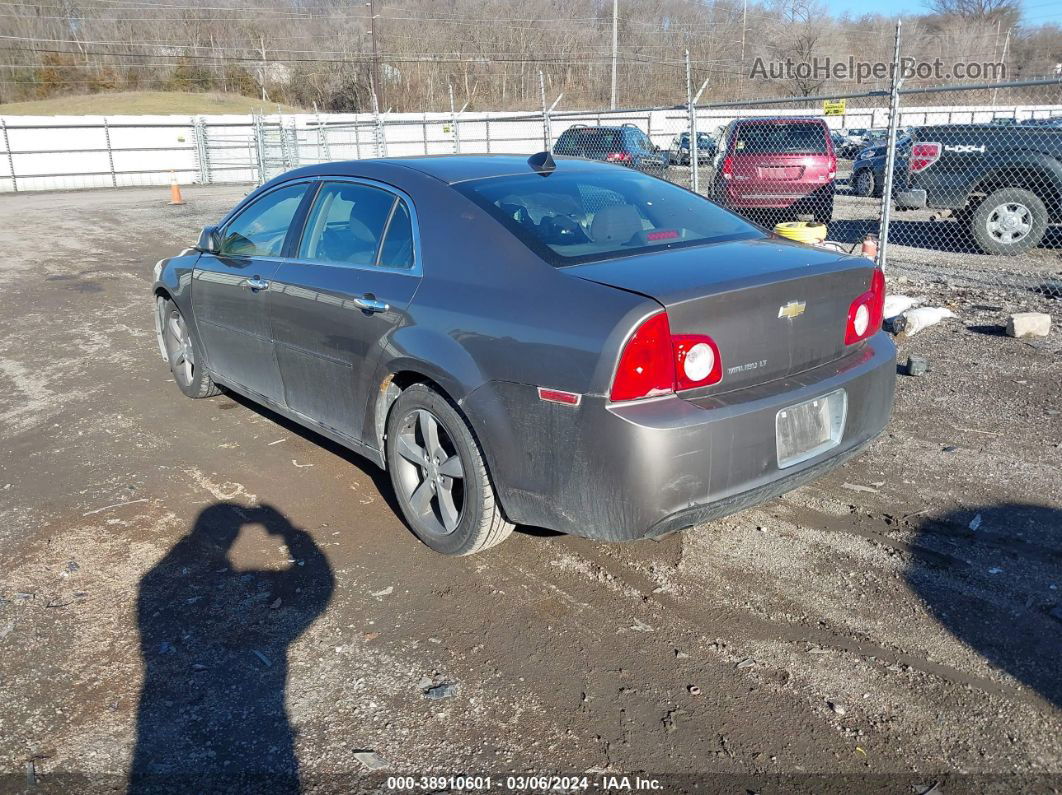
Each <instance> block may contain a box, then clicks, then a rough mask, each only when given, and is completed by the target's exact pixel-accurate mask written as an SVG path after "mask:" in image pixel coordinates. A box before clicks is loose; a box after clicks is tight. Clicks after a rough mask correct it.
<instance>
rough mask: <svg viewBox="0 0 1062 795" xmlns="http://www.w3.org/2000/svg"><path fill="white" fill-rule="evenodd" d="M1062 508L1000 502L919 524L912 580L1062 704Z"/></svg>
mask: <svg viewBox="0 0 1062 795" xmlns="http://www.w3.org/2000/svg"><path fill="white" fill-rule="evenodd" d="M1060 528H1062V510H1060V509H1058V508H1054V507H1048V506H1043V505H1031V504H1024V503H997V504H992V505H982V506H979V507H976V508H972V509H969V510H960V511H955V512H953V513H949V514H945V515H944V516H942V517H939V518H927V519H924V520H922V521H921V522H920V523H919V525H918V535H917V537H916V538H915V540H914V542H913V543H912V545H911V547H912V550H913V556H912V559H911V562H910V565H909V566H908V569H907V572H906V578H907V583H908V585H909V586H910V587H911V589H912V590H913V591H914V592H915V593H916V594H918V595H919V596H920V597H921V598H922V600H923V601H924V602H925V605H926V606H927V607H928V609H929V611H930V612H931V613H932V614H933V615H934V616H935V617H936V619H937V620H938V621H939V622H940V624H941V625H942V626H943V627H944V628H945V629H947V630H948V631H949V632H950V633H951V634H952V635H954V636H955V637H956V638H958V639H959V640H960V641H962V642H963V644H965V645H966V646H967V647H969V648H971V649H973V650H975V651H976V652H977V653H978V654H979V655H980V656H981V657H983V658H984V659H985V660H986V661H987V662H988V663H989V665H990V666H992V667H993V668H995V669H996V670H999V671H1004V672H1006V673H1007V674H1008V675H1009V676H1011V677H1013V678H1014V679H1015V680H1017V681H1018V682H1021V683H1022V684H1023V685H1024V686H1025V687H1027V688H1029V689H1030V690H1031V691H1033V692H1035V693H1038V694H1039V696H1041V697H1042V698H1043V699H1045V700H1046V701H1047V702H1049V703H1050V704H1053V705H1054V706H1055V707H1062V663H1060V661H1062V590H1060V589H1062V577H1060V576H1059V574H1060V571H1062V569H1060V565H1059V564H1060V563H1062V536H1060V535H1059V532H1058V531H1059V529H1060Z"/></svg>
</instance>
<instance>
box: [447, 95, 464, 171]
mask: <svg viewBox="0 0 1062 795" xmlns="http://www.w3.org/2000/svg"><path fill="white" fill-rule="evenodd" d="M448 88H449V89H450V131H451V132H452V133H453V136H454V154H455V155H459V154H461V133H460V132H458V130H457V110H456V109H455V108H454V86H453V83H451V84H450V85H449V86H448Z"/></svg>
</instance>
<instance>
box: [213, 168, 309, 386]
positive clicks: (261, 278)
mask: <svg viewBox="0 0 1062 795" xmlns="http://www.w3.org/2000/svg"><path fill="white" fill-rule="evenodd" d="M309 185H310V183H308V182H298V183H294V184H288V185H283V186H280V187H278V188H276V189H274V190H271V191H269V192H268V193H265V194H263V195H262V196H260V197H258V198H257V199H255V200H254V201H253V202H251V203H250V204H249V205H247V206H246V207H244V208H243V209H241V210H240V211H239V212H238V213H237V214H236V215H235V216H233V217H232V218H231V219H229V220H228V221H227V222H226V223H225V224H224V226H222V227H221V229H220V230H219V233H218V239H219V240H220V243H219V245H218V250H217V251H216V252H213V253H204V254H203V255H202V256H201V257H200V258H199V260H198V262H197V263H196V266H195V269H194V271H193V274H192V279H193V281H192V309H193V312H194V314H195V320H196V326H197V328H198V330H199V335H200V338H201V339H202V342H203V345H204V347H205V349H206V356H207V361H208V362H209V364H210V369H211V371H212V372H214V373H215V374H216V375H217V376H218V377H219V378H220V379H221V380H222V381H224V382H231V383H232V384H233V385H234V386H237V387H243V388H245V389H247V390H250V391H251V392H254V393H257V394H258V395H261V396H263V397H265V398H268V399H270V400H273V401H277V402H281V401H282V399H283V389H282V385H281V380H280V371H279V369H278V368H277V364H276V359H275V358H274V356H273V341H272V335H271V333H270V327H269V317H268V314H267V307H266V295H267V293H268V291H269V288H270V287H271V280H272V278H273V275H274V274H275V273H276V271H277V268H279V267H280V263H281V261H282V254H283V252H284V245H285V242H286V241H287V238H288V235H289V232H290V230H291V228H292V227H293V223H292V221H293V220H294V219H295V217H296V216H297V215H298V212H299V209H300V206H301V204H302V202H303V200H304V199H305V197H306V192H307V189H308V188H309Z"/></svg>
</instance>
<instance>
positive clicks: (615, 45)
mask: <svg viewBox="0 0 1062 795" xmlns="http://www.w3.org/2000/svg"><path fill="white" fill-rule="evenodd" d="M618 56H619V0H612V101H611V102H610V103H609V108H610V109H612V110H615V109H616V60H617V58H618Z"/></svg>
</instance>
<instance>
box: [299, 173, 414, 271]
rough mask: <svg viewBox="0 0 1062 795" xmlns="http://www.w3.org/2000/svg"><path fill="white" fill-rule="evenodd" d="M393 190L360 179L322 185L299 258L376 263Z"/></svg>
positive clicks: (348, 263) (362, 263)
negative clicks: (366, 183)
mask: <svg viewBox="0 0 1062 795" xmlns="http://www.w3.org/2000/svg"><path fill="white" fill-rule="evenodd" d="M395 201H396V197H395V196H394V194H392V193H388V192H387V191H385V190H382V189H380V188H373V187H371V186H369V185H362V184H360V183H356V182H332V183H326V184H325V185H322V186H321V190H320V191H319V192H318V194H317V198H316V199H315V200H314V203H313V209H312V210H311V211H310V215H309V218H307V220H306V229H305V231H304V232H303V235H302V241H301V242H300V244H299V255H298V256H299V259H304V260H311V261H315V262H324V263H329V264H335V265H364V266H371V265H375V264H376V257H377V254H378V253H379V250H380V242H381V240H383V236H384V229H385V228H386V226H387V220H388V218H390V217H391V208H392V206H393V205H394V203H395Z"/></svg>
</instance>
